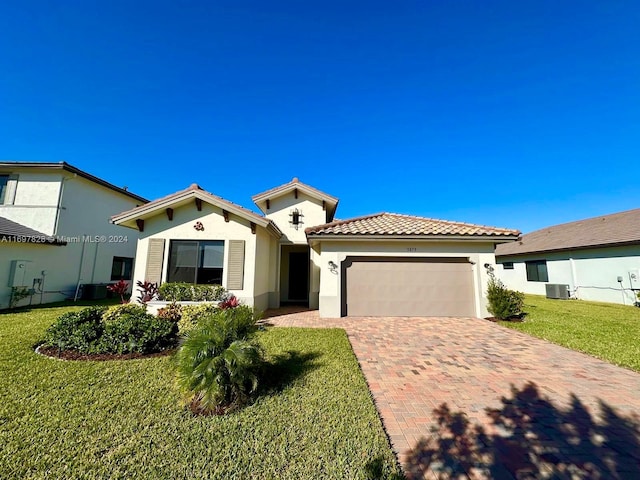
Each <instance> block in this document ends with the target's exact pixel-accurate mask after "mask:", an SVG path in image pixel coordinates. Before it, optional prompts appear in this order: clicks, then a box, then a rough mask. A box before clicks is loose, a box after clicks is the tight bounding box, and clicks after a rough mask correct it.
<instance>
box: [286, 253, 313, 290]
mask: <svg viewBox="0 0 640 480" xmlns="http://www.w3.org/2000/svg"><path fill="white" fill-rule="evenodd" d="M289 301H292V302H308V301H309V254H308V253H307V252H289Z"/></svg>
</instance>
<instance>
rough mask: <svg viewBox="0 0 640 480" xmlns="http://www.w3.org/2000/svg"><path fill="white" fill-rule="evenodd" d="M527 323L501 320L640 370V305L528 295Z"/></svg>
mask: <svg viewBox="0 0 640 480" xmlns="http://www.w3.org/2000/svg"><path fill="white" fill-rule="evenodd" d="M524 311H525V312H526V313H527V316H526V319H525V322H523V323H515V322H500V323H501V324H502V325H504V326H505V327H509V328H513V329H515V330H520V331H522V332H526V333H528V334H530V335H533V336H536V337H539V338H542V339H544V340H548V341H550V342H553V343H557V344H559V345H563V346H565V347H568V348H571V349H573V350H579V351H581V352H585V353H588V354H590V355H593V356H595V357H598V358H601V359H603V360H606V361H608V362H611V363H614V364H616V365H620V366H622V367H627V368H630V369H632V370H636V371H638V372H640V308H637V307H632V306H624V305H617V304H613V303H599V302H587V301H584V300H551V299H548V298H545V297H542V296H538V295H527V296H526V298H525V305H524Z"/></svg>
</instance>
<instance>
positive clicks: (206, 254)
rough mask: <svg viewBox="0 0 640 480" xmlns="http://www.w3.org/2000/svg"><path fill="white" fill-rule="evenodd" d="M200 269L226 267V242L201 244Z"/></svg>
mask: <svg viewBox="0 0 640 480" xmlns="http://www.w3.org/2000/svg"><path fill="white" fill-rule="evenodd" d="M200 252H201V256H200V267H202V268H222V267H223V265H224V242H223V241H215V242H200Z"/></svg>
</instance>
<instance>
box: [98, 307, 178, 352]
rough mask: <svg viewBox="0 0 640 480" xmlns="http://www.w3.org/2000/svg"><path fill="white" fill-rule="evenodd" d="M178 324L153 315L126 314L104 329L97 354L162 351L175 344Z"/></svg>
mask: <svg viewBox="0 0 640 480" xmlns="http://www.w3.org/2000/svg"><path fill="white" fill-rule="evenodd" d="M177 333H178V325H177V323H176V322H173V321H171V320H167V319H164V318H159V317H156V316H154V315H151V314H148V313H143V314H124V315H121V316H120V317H118V319H117V320H114V321H112V322H110V323H108V324H106V325H105V327H104V333H103V335H102V337H101V338H100V340H99V342H98V345H97V348H96V351H97V352H100V353H151V352H161V351H163V350H166V349H167V348H171V347H173V346H174V345H175V339H176V335H177Z"/></svg>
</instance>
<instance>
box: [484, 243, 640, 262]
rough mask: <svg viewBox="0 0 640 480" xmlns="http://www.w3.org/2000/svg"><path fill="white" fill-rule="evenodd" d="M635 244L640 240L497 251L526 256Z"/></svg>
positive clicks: (501, 255) (508, 254) (502, 254)
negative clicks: (519, 250) (512, 251)
mask: <svg viewBox="0 0 640 480" xmlns="http://www.w3.org/2000/svg"><path fill="white" fill-rule="evenodd" d="M633 245H640V240H629V241H626V242H615V243H601V244H595V245H581V246H573V247H563V248H553V249H542V250H527V251H525V252H514V253H501V254H498V253H496V258H497V257H518V256H524V255H540V254H544V253H560V252H572V251H576V250H592V249H596V248H607V247H628V246H633Z"/></svg>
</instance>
